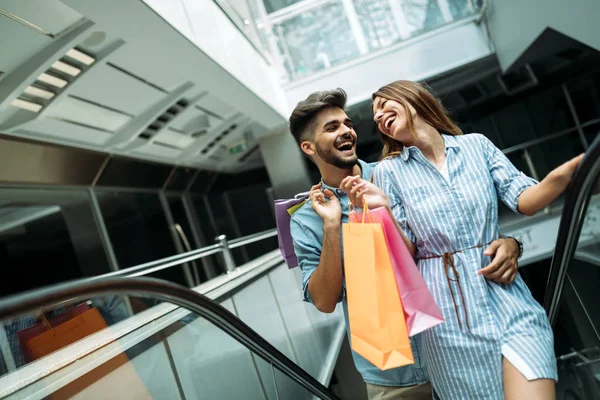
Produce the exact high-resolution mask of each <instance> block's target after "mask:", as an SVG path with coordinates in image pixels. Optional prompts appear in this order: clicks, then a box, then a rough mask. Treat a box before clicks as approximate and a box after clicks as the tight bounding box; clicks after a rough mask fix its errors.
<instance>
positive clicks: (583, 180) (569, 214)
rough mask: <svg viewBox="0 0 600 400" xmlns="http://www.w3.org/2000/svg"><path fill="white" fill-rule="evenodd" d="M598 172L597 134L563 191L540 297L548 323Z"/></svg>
mask: <svg viewBox="0 0 600 400" xmlns="http://www.w3.org/2000/svg"><path fill="white" fill-rule="evenodd" d="M599 174H600V138H597V139H596V141H595V142H594V143H593V144H592V146H591V147H590V148H589V150H588V152H587V153H586V156H585V158H584V159H583V160H582V161H581V164H580V165H579V168H578V169H577V172H576V173H575V176H574V178H573V181H572V182H571V184H570V185H569V188H568V189H567V193H566V198H565V203H564V206H563V210H562V216H561V219H560V225H559V228H558V238H557V240H556V248H555V251H554V256H553V257H552V263H551V265H550V271H549V274H548V275H549V276H548V284H547V286H546V296H545V298H544V308H545V309H546V312H547V313H548V318H549V319H550V323H551V324H552V325H554V323H555V321H556V316H557V314H558V309H559V305H560V299H561V294H562V289H563V287H564V283H565V280H566V278H567V270H568V267H569V262H570V261H571V259H572V258H573V256H574V254H575V250H576V249H577V242H578V239H579V235H580V233H581V229H582V227H583V222H584V220H585V213H586V211H587V206H588V204H589V202H590V197H591V192H592V190H593V189H594V187H595V185H596V182H597V179H598V175H599Z"/></svg>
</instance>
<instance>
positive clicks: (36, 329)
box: [17, 303, 90, 363]
mask: <svg viewBox="0 0 600 400" xmlns="http://www.w3.org/2000/svg"><path fill="white" fill-rule="evenodd" d="M89 309H90V307H89V306H88V305H87V303H81V304H79V305H77V306H69V307H67V309H66V310H65V312H64V313H62V314H58V315H56V316H55V317H54V318H51V319H48V320H45V321H44V322H38V323H37V324H35V325H33V326H30V327H29V328H25V329H22V330H20V331H18V332H17V338H18V339H19V346H20V347H21V354H23V359H24V360H25V362H26V363H29V362H31V361H32V360H33V359H34V358H33V357H32V355H31V354H30V353H29V349H28V348H27V342H28V341H29V340H30V339H33V338H34V337H36V336H39V335H41V334H42V333H44V332H46V331H47V330H48V329H50V328H51V327H55V326H58V325H60V324H62V323H64V322H67V321H68V320H69V319H71V318H73V317H74V316H76V315H79V314H83V313H84V312H86V311H87V310H89Z"/></svg>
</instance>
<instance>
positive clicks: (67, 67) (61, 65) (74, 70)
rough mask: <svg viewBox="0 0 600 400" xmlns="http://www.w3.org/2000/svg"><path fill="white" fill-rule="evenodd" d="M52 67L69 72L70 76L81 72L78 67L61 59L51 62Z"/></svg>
mask: <svg viewBox="0 0 600 400" xmlns="http://www.w3.org/2000/svg"><path fill="white" fill-rule="evenodd" d="M52 68H54V69H55V70H57V71H60V72H64V73H65V74H69V75H71V76H77V75H79V74H80V73H81V70H80V69H79V68H75V67H73V66H71V65H69V64H67V63H64V62H62V61H56V62H55V63H54V64H52Z"/></svg>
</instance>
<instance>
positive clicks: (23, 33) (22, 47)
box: [0, 15, 52, 78]
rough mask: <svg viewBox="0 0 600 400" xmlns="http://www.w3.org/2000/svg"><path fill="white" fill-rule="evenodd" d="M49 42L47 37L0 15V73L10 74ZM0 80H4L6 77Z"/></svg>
mask: <svg viewBox="0 0 600 400" xmlns="http://www.w3.org/2000/svg"><path fill="white" fill-rule="evenodd" d="M6 38H12V39H11V40H6ZM51 41H52V39H50V38H49V37H47V36H43V35H40V34H39V33H36V32H35V31H32V30H31V29H29V28H27V27H25V26H24V25H21V24H19V23H18V22H16V21H13V20H12V19H10V18H8V17H5V16H4V15H0V71H3V72H4V73H5V74H8V73H10V72H11V71H13V70H14V69H16V68H17V67H18V66H19V65H21V64H22V63H23V62H25V61H27V60H28V59H29V58H30V57H32V56H33V55H34V54H35V53H37V52H39V51H41V50H42V49H43V48H44V47H46V46H47V45H48V44H50V42H51ZM7 54H10V57H6V55H7ZM2 78H6V75H4V76H3V77H2Z"/></svg>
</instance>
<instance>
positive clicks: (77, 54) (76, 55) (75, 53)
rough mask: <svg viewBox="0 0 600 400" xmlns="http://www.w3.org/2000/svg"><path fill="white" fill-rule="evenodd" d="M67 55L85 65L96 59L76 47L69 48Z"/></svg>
mask: <svg viewBox="0 0 600 400" xmlns="http://www.w3.org/2000/svg"><path fill="white" fill-rule="evenodd" d="M67 56H69V57H71V58H72V59H74V60H77V61H79V62H80V63H83V64H85V65H92V64H93V63H94V61H96V59H94V58H93V57H90V56H88V55H87V54H85V53H82V52H81V51H79V50H77V49H71V50H69V51H67Z"/></svg>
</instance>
